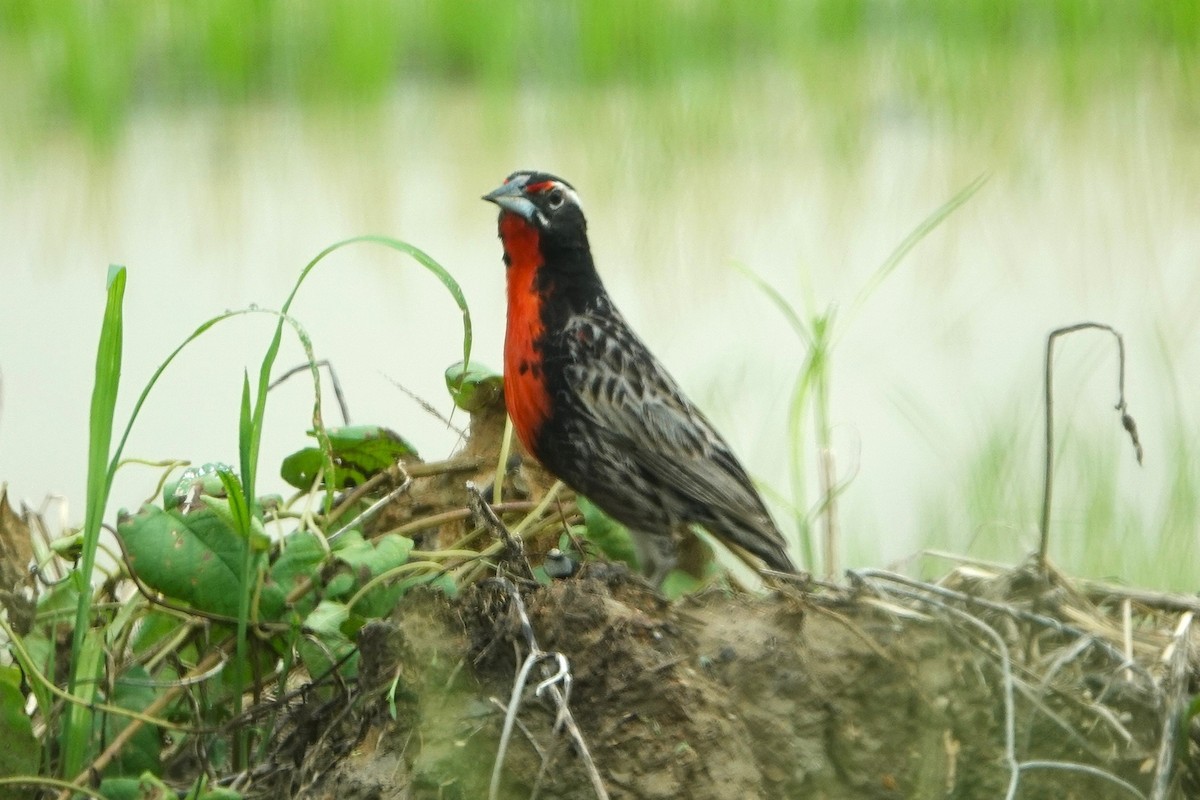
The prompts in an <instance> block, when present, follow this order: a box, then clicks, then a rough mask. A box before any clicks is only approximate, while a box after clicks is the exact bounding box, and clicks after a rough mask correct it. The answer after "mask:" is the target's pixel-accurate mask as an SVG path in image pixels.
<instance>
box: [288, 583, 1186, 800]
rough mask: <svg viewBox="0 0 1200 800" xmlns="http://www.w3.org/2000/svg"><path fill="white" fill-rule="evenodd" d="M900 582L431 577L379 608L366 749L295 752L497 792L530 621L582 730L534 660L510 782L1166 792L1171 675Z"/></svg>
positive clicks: (568, 787)
mask: <svg viewBox="0 0 1200 800" xmlns="http://www.w3.org/2000/svg"><path fill="white" fill-rule="evenodd" d="M1010 583H1011V582H1010ZM882 586H883V584H882V583H880V584H871V585H865V586H860V587H859V588H858V590H857V591H856V592H854V593H848V592H845V591H839V592H832V593H830V592H826V593H824V594H822V595H819V596H815V597H814V596H810V595H803V594H801V593H800V592H799V591H796V590H793V589H787V588H785V589H782V590H781V591H779V592H778V593H775V594H772V595H769V596H757V597H756V596H748V595H744V594H730V593H726V592H721V591H715V590H713V591H709V592H707V593H703V594H700V595H697V596H693V597H690V598H688V599H685V600H683V601H680V602H677V603H675V604H668V603H666V602H665V601H663V600H662V599H661V598H660V597H659V596H657V595H656V594H654V593H653V592H651V591H650V590H649V589H647V588H646V587H645V585H644V583H643V582H642V581H641V580H640V579H638V578H636V577H632V576H630V575H629V573H628V572H627V571H626V570H624V569H623V568H618V567H613V566H610V565H606V564H596V565H593V566H591V567H590V568H587V569H585V570H584V571H583V573H582V574H581V575H579V576H577V577H575V578H571V579H568V580H565V581H560V582H555V583H554V584H552V585H550V586H545V587H543V586H537V585H534V584H532V583H531V584H529V585H523V586H522V588H521V589H520V592H519V595H518V592H517V589H516V584H514V583H511V582H508V581H497V580H494V579H493V580H489V581H484V582H483V583H481V584H479V585H478V586H476V587H474V588H472V589H470V590H469V591H467V592H465V593H464V594H463V596H461V597H460V598H458V599H456V600H449V599H447V598H445V597H443V596H441V595H437V594H434V593H416V594H413V595H411V596H409V597H408V598H406V599H405V601H404V602H403V603H402V605H401V607H400V608H398V609H397V610H396V613H395V614H394V616H393V618H392V619H391V620H389V621H387V622H383V623H374V624H372V625H369V626H368V627H367V628H365V629H364V630H363V633H362V635H361V637H360V642H359V644H360V648H361V651H362V658H363V661H362V669H363V673H362V679H361V681H360V695H359V698H360V702H359V703H358V704H357V705H356V704H353V703H349V704H346V703H344V704H342V708H343V710H344V708H348V707H350V706H354V707H355V708H356V709H357V712H356V714H357V722H356V723H355V724H354V725H351V724H350V723H349V722H347V721H345V720H344V719H342V718H343V717H344V714H343V715H342V717H339V719H342V724H343V727H344V728H346V729H353V730H359V731H360V734H361V735H360V736H359V737H358V743H357V746H356V748H355V749H353V750H350V751H349V752H348V754H346V751H347V748H345V747H342V748H340V750H339V752H336V753H335V752H333V751H332V750H330V749H329V748H326V749H325V750H322V749H321V747H320V746H314V747H312V748H310V749H309V751H307V752H306V753H305V754H304V755H303V756H302V757H300V756H298V758H297V761H298V762H299V763H300V764H301V766H300V767H299V768H298V770H297V772H298V773H303V774H304V776H305V781H304V796H308V797H318V798H320V797H327V798H335V797H336V798H338V800H360V799H362V800H366V799H367V798H380V799H381V800H383V799H385V798H406V799H408V798H413V799H418V798H420V799H423V798H430V799H432V798H450V799H453V798H464V799H466V798H483V797H487V796H488V791H489V784H490V782H491V780H492V773H493V769H494V766H495V764H496V761H497V755H498V753H499V752H500V742H501V738H502V732H503V730H504V728H505V717H506V709H507V706H508V704H509V703H510V699H511V697H510V696H511V695H512V692H513V686H514V683H515V680H516V676H517V674H518V672H519V671H520V669H521V666H522V663H523V661H524V659H525V657H526V656H527V655H528V653H529V651H530V646H531V644H530V641H531V637H532V638H533V640H534V641H535V643H536V646H537V647H538V648H540V649H541V650H542V651H550V652H556V653H559V654H561V655H562V656H564V657H565V658H566V660H567V663H568V664H569V674H570V677H571V686H570V692H569V696H568V705H569V708H570V712H571V714H572V716H573V721H574V723H575V725H576V726H577V730H578V731H579V733H580V734H581V738H582V741H583V743H584V745H585V746H586V751H587V752H586V754H585V753H584V752H583V751H582V749H581V747H580V745H579V744H578V742H576V741H574V740H573V739H572V737H571V736H569V735H568V734H567V733H566V732H564V731H563V727H564V726H562V725H558V726H556V719H557V718H558V714H559V711H558V709H557V708H555V707H554V705H553V704H551V703H549V702H547V700H546V695H549V694H551V692H549V691H545V692H543V693H542V694H543V697H542V698H538V697H535V696H534V687H535V686H536V685H537V684H538V683H539V682H540V681H542V680H544V679H545V678H546V677H547V675H548V674H549V673H552V672H555V671H556V668H552V667H550V666H539V667H535V668H534V669H533V673H532V675H531V676H530V677H529V680H528V681H527V683H526V684H525V689H524V691H523V692H521V696H520V698H519V701H518V702H519V707H518V708H517V709H515V712H516V713H515V719H516V725H515V727H513V729H512V732H511V738H510V740H509V741H508V743H507V749H506V752H505V758H504V761H503V765H502V767H501V771H500V783H499V793H498V796H500V797H506V798H507V797H512V798H518V797H519V798H528V797H534V796H541V797H547V798H563V799H564V800H574V799H575V798H580V799H581V800H582V798H594V797H597V796H602V795H601V794H600V792H601V791H602V792H604V793H606V794H607V796H609V797H612V798H626V799H628V800H665V799H666V798H682V797H687V798H694V799H695V800H717V799H718V798H791V797H803V798H937V797H946V798H992V797H997V798H999V797H1005V796H1006V792H1008V791H1009V789H1010V786H1012V785H1013V784H1014V783H1015V784H1016V785H1017V789H1018V791H1017V792H1016V794H1015V795H1013V796H1016V797H1020V798H1022V799H1023V800H1030V798H1056V799H1058V798H1070V797H1087V798H1089V800H1104V799H1105V798H1110V797H1111V798H1114V799H1115V798H1129V797H1136V796H1137V794H1136V792H1140V793H1142V794H1143V796H1149V795H1150V793H1151V790H1152V784H1153V783H1154V782H1155V781H1156V780H1159V775H1158V772H1159V771H1158V770H1157V769H1156V765H1157V763H1158V760H1159V758H1160V757H1161V754H1160V753H1158V747H1159V740H1160V736H1161V734H1162V730H1163V719H1164V716H1165V715H1166V714H1167V713H1168V712H1169V709H1170V707H1171V706H1170V705H1169V704H1167V703H1166V702H1164V697H1165V695H1164V694H1163V692H1161V691H1159V689H1160V688H1161V686H1165V685H1166V682H1167V680H1168V676H1166V675H1165V674H1164V673H1161V671H1160V673H1159V674H1151V671H1150V669H1148V668H1147V667H1143V666H1138V665H1137V664H1135V663H1132V664H1131V663H1127V664H1125V665H1124V666H1123V667H1122V666H1121V665H1120V664H1119V663H1118V662H1116V661H1114V659H1115V658H1116V657H1118V656H1119V653H1117V652H1115V651H1113V649H1112V648H1111V647H1110V646H1109V645H1107V644H1105V643H1103V642H1102V641H1101V640H1100V639H1099V638H1095V639H1090V638H1089V637H1090V636H1091V635H1090V634H1088V633H1086V632H1083V631H1080V630H1079V629H1077V628H1073V627H1072V626H1071V625H1070V624H1067V623H1059V627H1058V628H1057V629H1056V628H1055V626H1054V625H1048V624H1047V623H1045V622H1044V621H1043V622H1041V623H1038V622H1037V620H1038V619H1039V618H1040V617H1039V612H1033V611H1026V610H1022V609H1020V608H1018V607H1017V606H1014V610H1015V611H1020V613H1011V614H1006V613H1002V612H999V611H996V610H995V608H991V610H989V608H990V607H983V608H977V607H971V604H970V603H966V604H959V605H958V606H955V605H954V604H953V603H951V602H950V601H949V600H947V601H946V602H945V604H944V607H943V608H940V609H939V608H937V607H936V603H941V602H942V601H940V600H939V601H933V602H934V605H933V606H931V602H927V601H919V602H917V601H913V602H902V601H901V598H902V597H903V596H902V595H895V596H888V595H886V592H884V591H883V589H882V588H881V587H882ZM975 588H976V589H979V587H975ZM1009 588H1010V589H1011V586H1010V587H1009ZM951 591H953V590H951ZM993 604H994V601H993ZM522 611H523V612H524V614H525V617H526V618H527V620H528V623H529V626H528V628H526V627H525V626H524V624H523V620H522ZM969 614H973V615H974V616H970V617H969V619H968V618H967V617H968V615H969ZM1022 615H1024V616H1022ZM988 631H990V632H991V633H989V632H988ZM992 634H995V636H993V635H992ZM1184 646H1185V647H1186V640H1185V641H1184ZM1185 658H1186V660H1185V661H1183V662H1182V663H1185V664H1186V665H1188V670H1189V671H1188V672H1186V673H1185V674H1188V675H1192V674H1194V661H1193V660H1191V658H1190V654H1185ZM552 663H553V662H552V661H551V660H547V661H546V662H544V664H545V665H551V664H552ZM556 685H558V686H560V687H561V686H562V683H561V682H560V683H559V684H556ZM389 692H390V693H391V696H392V697H394V703H395V712H394V715H393V713H392V712H391V710H390V706H389V702H390V701H389V700H388V699H386V697H387V695H388V693H389ZM325 740H327V741H344V737H343V738H342V739H339V737H337V736H330V735H328V731H327V732H326V736H325ZM343 756H344V757H343ZM589 763H590V764H592V765H594V767H593V768H592V769H591V770H589V768H588V765H589ZM1101 773H1103V774H1101ZM1122 782H1124V784H1125V785H1124V786H1123V785H1122ZM597 785H599V786H600V787H601V788H600V789H598V788H597ZM297 788H298V784H297V783H295V782H293V783H292V784H291V789H292V791H295V790H296V789H297ZM1131 790H1132V791H1133V792H1135V793H1131ZM1163 796H1164V797H1165V796H1168V795H1163Z"/></svg>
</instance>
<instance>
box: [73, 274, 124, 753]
mask: <svg viewBox="0 0 1200 800" xmlns="http://www.w3.org/2000/svg"><path fill="white" fill-rule="evenodd" d="M125 280H126V271H125V268H124V267H122V266H117V265H114V266H112V267H110V268H109V271H108V300H107V302H106V305H105V309H104V321H103V323H102V325H101V328H100V343H99V345H98V346H97V348H96V377H95V383H94V384H93V385H92V404H91V409H90V410H89V412H88V473H87V510H86V512H85V514H84V527H83V553H82V554H81V556H80V565H79V568H78V569H76V570H75V571H74V572H73V573H72V575H71V577H72V579H73V580H74V582H75V587H76V589H77V590H78V592H79V601H78V603H77V604H76V607H75V630H74V633H73V635H72V639H71V674H70V677H69V679H68V683H67V691H68V692H70V693H71V694H76V693H77V692H82V694H81V695H80V696H81V698H82V699H84V701H85V703H86V702H88V701H90V698H91V697H92V695H93V694H94V692H95V689H96V687H95V684H94V683H89V684H87V685H86V686H82V687H81V685H80V682H79V679H80V671H81V669H82V668H83V667H84V666H85V664H84V660H83V658H82V655H83V650H84V644H85V638H86V637H87V635H88V628H89V626H88V616H89V613H90V611H91V604H92V572H93V571H94V570H95V566H96V548H97V545H98V544H99V541H100V525H101V523H102V522H103V521H104V507H105V505H106V504H107V503H108V490H109V487H110V486H111V485H112V480H111V476H110V475H109V473H108V469H107V465H108V455H109V449H110V447H111V446H112V429H113V415H114V413H115V411H116V405H117V391H118V389H119V388H120V384H121V350H122V344H123V339H124V317H123V315H122V306H123V305H124V301H125ZM85 712H86V708H81V707H79V706H76V705H71V706H68V708H67V709H66V714H67V716H66V730H67V732H68V735H67V737H66V742H65V750H64V753H63V765H64V770H65V774H68V775H75V774H77V773H78V771H79V768H80V767H81V766H82V764H83V757H84V752H85V751H84V750H83V749H81V748H84V747H86V744H87V741H86V738H84V739H82V740H81V739H80V738H79V737H78V736H75V735H71V731H79V730H82V729H84V722H83V720H84V718H85V717H87V716H88V715H87V714H86V713H85ZM86 724H87V730H90V726H91V720H90V718H89V719H87V720H86Z"/></svg>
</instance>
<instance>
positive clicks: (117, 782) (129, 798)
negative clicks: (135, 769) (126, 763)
mask: <svg viewBox="0 0 1200 800" xmlns="http://www.w3.org/2000/svg"><path fill="white" fill-rule="evenodd" d="M140 783H141V781H139V780H138V779H137V778H105V779H104V780H102V781H100V794H102V795H104V797H105V798H106V799H107V800H141V797H142V795H141V791H140V790H139V788H138V786H139V785H140Z"/></svg>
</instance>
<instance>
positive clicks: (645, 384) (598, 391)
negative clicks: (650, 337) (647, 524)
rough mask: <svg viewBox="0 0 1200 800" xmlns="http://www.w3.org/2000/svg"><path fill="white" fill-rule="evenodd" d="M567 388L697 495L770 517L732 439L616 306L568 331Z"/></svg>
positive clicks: (650, 465)
mask: <svg viewBox="0 0 1200 800" xmlns="http://www.w3.org/2000/svg"><path fill="white" fill-rule="evenodd" d="M565 334H566V337H567V351H568V353H569V358H570V363H569V364H568V365H567V366H566V370H565V372H566V377H567V390H568V391H569V392H571V393H573V394H574V395H575V397H574V398H573V399H574V400H576V401H577V402H576V404H575V405H576V407H577V408H578V409H580V411H581V412H582V413H586V414H588V415H590V417H591V423H592V424H593V425H594V426H595V428H596V429H598V430H599V431H603V432H604V433H605V434H606V435H607V436H611V437H612V438H613V439H614V440H615V441H614V444H615V445H616V446H618V447H619V448H620V449H621V451H622V452H623V453H624V454H626V455H628V456H629V457H630V458H631V459H632V460H633V461H634V462H635V463H637V464H638V465H639V466H641V467H643V468H645V469H646V470H647V471H649V472H650V473H653V474H659V475H662V476H664V477H665V478H669V479H670V480H672V481H673V482H674V484H675V485H674V489H675V490H676V491H677V492H678V493H679V494H680V495H683V496H684V497H686V498H687V499H688V500H690V501H691V502H693V503H696V504H698V505H707V506H710V507H712V509H714V510H719V511H722V512H724V513H726V514H729V515H731V516H733V517H735V518H742V519H745V520H747V521H749V520H755V521H759V520H761V521H763V522H765V523H766V524H768V525H770V524H771V523H770V521H769V517H768V515H767V513H766V509H765V508H763V506H762V501H761V500H760V499H759V497H758V494H757V493H756V492H755V490H754V488H753V486H752V484H751V482H750V478H749V476H747V475H746V473H745V470H744V469H743V468H742V466H741V464H740V463H738V460H737V458H736V457H735V456H734V455H733V453H732V451H731V450H730V449H729V446H728V445H726V444H725V442H724V440H723V439H721V437H720V435H719V434H718V433H717V432H716V430H715V429H714V428H713V426H712V425H711V424H710V423H709V421H708V420H707V419H706V418H705V417H704V415H703V414H702V413H701V412H700V411H699V409H697V408H696V407H695V405H693V404H692V402H691V401H690V400H688V398H687V397H686V396H685V395H684V394H683V392H682V391H681V390H680V388H679V386H678V385H677V384H676V383H675V381H674V379H672V378H671V376H670V375H669V374H668V373H667V371H666V370H665V369H663V367H662V365H660V364H659V363H658V361H657V359H655V358H654V357H653V355H651V354H650V352H649V351H648V350H647V349H646V347H645V345H643V344H642V342H641V341H640V340H639V339H638V338H637V337H636V335H635V334H633V333H632V331H630V329H629V328H628V327H627V326H626V325H625V324H624V322H623V321H622V320H621V319H620V316H619V314H618V312H617V311H616V310H615V309H612V308H611V307H610V308H609V309H608V310H606V311H605V313H603V314H587V315H580V316H577V317H575V318H574V319H573V320H572V321H571V322H570V323H569V324H568V326H567V329H566V331H565Z"/></svg>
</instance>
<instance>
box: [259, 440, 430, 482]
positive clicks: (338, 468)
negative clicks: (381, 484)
mask: <svg viewBox="0 0 1200 800" xmlns="http://www.w3.org/2000/svg"><path fill="white" fill-rule="evenodd" d="M326 433H327V434H328V436H329V444H330V447H331V448H332V451H333V452H332V455H333V467H334V476H333V480H332V481H331V484H332V485H333V486H334V487H336V488H338V489H346V488H349V487H352V486H358V485H360V484H362V483H364V482H365V481H366V480H367V479H368V478H370V477H371V476H372V475H375V474H377V473H379V472H382V471H383V470H385V469H387V468H388V467H390V466H392V465H393V464H395V463H396V462H397V461H399V460H400V459H402V458H411V457H413V456H416V455H417V451H416V448H414V447H413V446H412V444H410V443H409V442H408V441H407V440H406V439H405V438H404V437H403V436H401V435H400V434H398V433H396V432H394V431H391V430H388V429H387V428H383V427H380V426H378V425H350V426H347V427H344V428H330V429H328V430H327V431H326ZM309 435H310V436H316V432H315V431H309ZM325 464H326V461H325V454H324V453H323V452H322V451H321V449H320V448H319V447H306V448H304V449H302V450H298V451H296V452H295V453H292V454H291V455H289V456H288V457H287V458H285V459H284V460H283V465H282V467H281V468H280V475H281V476H282V477H283V479H284V480H285V481H287V482H288V483H289V484H291V485H292V486H295V487H296V488H297V489H302V490H307V489H311V488H312V485H313V481H315V480H316V478H317V475H318V473H320V471H321V469H323V468H324V466H325Z"/></svg>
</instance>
